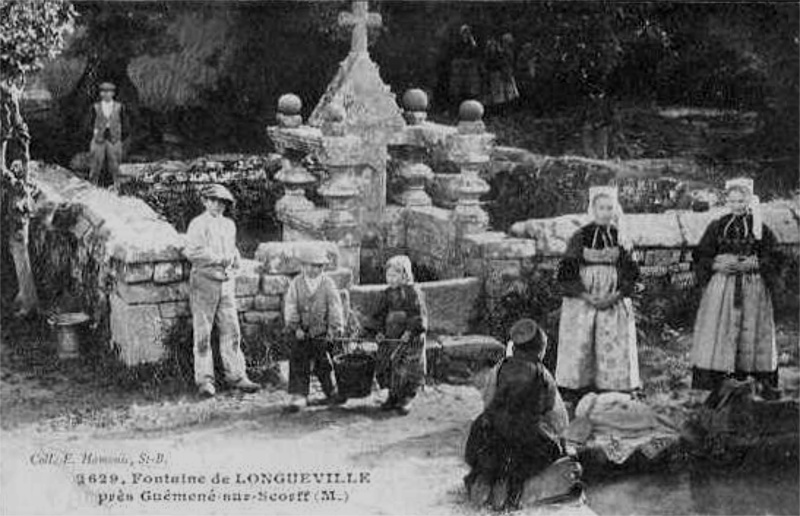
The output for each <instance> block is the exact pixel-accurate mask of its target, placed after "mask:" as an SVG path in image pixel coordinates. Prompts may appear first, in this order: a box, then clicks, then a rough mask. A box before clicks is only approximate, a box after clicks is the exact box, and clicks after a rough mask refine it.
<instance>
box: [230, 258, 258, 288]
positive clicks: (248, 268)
mask: <svg viewBox="0 0 800 516" xmlns="http://www.w3.org/2000/svg"><path fill="white" fill-rule="evenodd" d="M260 288H261V264H260V263H259V262H257V261H255V260H242V263H241V267H240V268H239V270H238V271H237V274H236V295H237V296H255V295H256V294H258V292H259V289H260Z"/></svg>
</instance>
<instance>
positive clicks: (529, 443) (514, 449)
mask: <svg viewBox="0 0 800 516" xmlns="http://www.w3.org/2000/svg"><path fill="white" fill-rule="evenodd" d="M523 419H525V418H513V417H502V416H501V417H497V416H496V415H495V416H493V415H490V414H488V413H487V412H484V413H482V414H481V415H480V416H478V418H477V419H476V420H475V421H474V422H473V423H472V426H471V427H470V432H469V437H468V438H467V445H466V448H465V451H464V459H465V461H466V463H467V465H469V466H470V468H472V471H471V472H470V476H471V477H472V478H478V477H483V478H485V479H486V480H487V481H488V482H489V483H490V484H494V483H496V482H499V481H500V480H503V479H507V480H508V481H509V485H510V486H513V485H517V486H520V487H521V486H522V484H524V482H525V481H526V480H528V479H529V478H531V477H533V476H534V475H536V474H538V473H540V472H541V471H543V470H544V469H546V468H547V467H548V466H549V465H550V464H552V463H553V462H555V461H556V460H557V459H558V458H559V457H561V456H562V455H563V450H562V448H561V444H560V443H559V441H558V440H557V439H556V438H554V437H553V436H551V435H549V434H548V433H547V432H544V431H542V430H540V429H539V428H538V427H537V426H536V425H533V426H532V427H531V426H528V425H526V424H525V423H526V422H525V421H523Z"/></svg>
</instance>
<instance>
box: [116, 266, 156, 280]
mask: <svg viewBox="0 0 800 516" xmlns="http://www.w3.org/2000/svg"><path fill="white" fill-rule="evenodd" d="M121 268H122V281H124V282H125V283H145V282H148V281H150V280H152V279H153V264H152V263H127V264H122V266H121Z"/></svg>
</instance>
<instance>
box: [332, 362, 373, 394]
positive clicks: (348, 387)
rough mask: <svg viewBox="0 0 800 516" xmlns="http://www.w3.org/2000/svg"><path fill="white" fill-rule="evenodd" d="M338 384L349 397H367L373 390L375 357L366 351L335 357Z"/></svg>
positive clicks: (340, 389) (340, 391)
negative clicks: (365, 352)
mask: <svg viewBox="0 0 800 516" xmlns="http://www.w3.org/2000/svg"><path fill="white" fill-rule="evenodd" d="M333 369H334V372H335V373H336V386H337V387H338V388H339V394H341V395H342V396H345V397H347V398H365V397H367V396H369V395H370V392H372V381H373V379H374V378H375V358H373V357H372V356H370V355H367V354H364V353H351V354H348V355H339V356H338V357H335V358H334V359H333Z"/></svg>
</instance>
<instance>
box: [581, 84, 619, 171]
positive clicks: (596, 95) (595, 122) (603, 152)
mask: <svg viewBox="0 0 800 516" xmlns="http://www.w3.org/2000/svg"><path fill="white" fill-rule="evenodd" d="M584 106H585V107H584V113H583V127H582V131H583V153H584V154H585V155H586V156H587V157H590V158H597V159H608V155H609V143H610V138H611V133H612V130H613V127H614V107H613V105H612V102H611V99H610V98H609V97H608V96H607V95H606V94H605V92H603V91H595V92H592V93H590V94H589V98H588V100H587V101H586V103H585V105H584Z"/></svg>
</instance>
